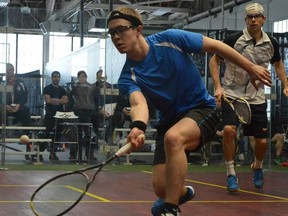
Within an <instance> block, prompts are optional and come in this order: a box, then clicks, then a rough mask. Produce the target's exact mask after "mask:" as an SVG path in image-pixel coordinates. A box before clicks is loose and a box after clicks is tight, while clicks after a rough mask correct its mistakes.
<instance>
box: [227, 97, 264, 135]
mask: <svg viewBox="0 0 288 216" xmlns="http://www.w3.org/2000/svg"><path fill="white" fill-rule="evenodd" d="M250 108H251V114H252V118H251V123H250V124H249V125H245V124H244V125H243V135H244V136H254V137H255V138H267V137H268V129H267V126H268V119H267V103H263V104H257V105H254V104H250ZM222 123H223V126H225V125H235V126H238V125H239V121H238V117H237V115H236V113H235V112H234V110H233V109H232V108H231V107H230V105H229V104H228V103H226V102H222Z"/></svg>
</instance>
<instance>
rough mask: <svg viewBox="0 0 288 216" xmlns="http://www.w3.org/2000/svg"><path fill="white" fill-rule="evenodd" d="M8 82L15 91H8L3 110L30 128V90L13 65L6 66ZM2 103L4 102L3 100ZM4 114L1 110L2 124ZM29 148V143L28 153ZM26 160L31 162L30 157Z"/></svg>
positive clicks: (26, 156) (27, 156)
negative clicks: (16, 74) (28, 102)
mask: <svg viewBox="0 0 288 216" xmlns="http://www.w3.org/2000/svg"><path fill="white" fill-rule="evenodd" d="M6 81H7V86H8V87H9V86H10V87H11V88H12V89H13V91H9V90H8V91H7V93H6V103H5V104H2V109H3V108H4V107H5V108H6V117H8V116H13V117H15V119H16V121H17V122H19V123H21V124H22V125H23V126H30V124H31V114H30V109H29V107H28V106H26V105H25V104H26V103H27V101H28V90H27V87H26V85H25V83H24V82H23V80H21V79H18V78H16V76H15V73H14V66H13V65H12V64H11V63H7V64H6ZM8 89H9V88H8ZM2 96H3V95H2ZM2 99H3V98H2ZM1 101H2V102H3V100H1ZM3 113H4V110H1V119H0V121H1V124H2V119H3V118H2V114H3ZM24 133H26V135H28V131H23V134H24ZM29 146H30V144H29V143H28V144H27V145H26V151H30V147H29ZM25 159H26V160H29V159H30V157H29V155H25Z"/></svg>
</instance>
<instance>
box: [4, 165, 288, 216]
mask: <svg viewBox="0 0 288 216" xmlns="http://www.w3.org/2000/svg"><path fill="white" fill-rule="evenodd" d="M286 169H287V168H286ZM107 170H108V171H107ZM107 170H106V171H102V172H101V173H99V174H98V175H97V177H96V180H95V182H94V183H93V185H92V186H91V187H90V189H89V194H87V195H86V196H85V197H84V199H83V200H82V201H81V203H79V204H78V205H77V206H76V207H75V208H74V209H72V210H71V211H70V212H69V213H67V214H66V215H68V216H80V215H81V216H92V215H93V216H94V215H95V216H98V215H99V216H116V215H117V216H118V215H120V216H148V215H151V214H150V207H151V205H152V203H153V202H154V200H155V196H154V193H153V191H152V187H151V172H150V171H139V172H120V171H119V172H117V171H116V172H115V171H109V169H107ZM62 172H63V171H13V170H10V171H0V215H1V216H2V215H3V216H4V215H5V216H33V213H32V211H31V210H30V207H29V200H30V196H31V195H32V193H33V191H34V190H35V189H36V188H37V187H38V186H39V185H40V184H41V183H43V182H44V181H45V180H47V179H49V178H51V177H52V176H55V175H56V174H59V173H62ZM238 177H239V179H240V187H241V190H240V191H239V192H238V193H234V194H229V193H228V192H227V191H226V188H225V174H224V173H222V172H191V173H189V174H188V175H187V178H186V184H187V185H192V186H193V187H194V188H195V191H196V196H195V198H194V199H193V200H192V201H190V202H188V203H186V204H184V205H183V206H181V211H182V212H181V216H193V215H197V216H218V215H219V216H226V215H227V216H239V215H241V216H242V215H244V216H285V215H288V180H287V179H288V172H287V171H286V170H285V171H283V172H278V171H277V172H274V171H269V172H265V185H264V188H263V189H262V190H257V189H254V187H253V185H252V182H251V181H252V175H251V173H250V172H240V173H238Z"/></svg>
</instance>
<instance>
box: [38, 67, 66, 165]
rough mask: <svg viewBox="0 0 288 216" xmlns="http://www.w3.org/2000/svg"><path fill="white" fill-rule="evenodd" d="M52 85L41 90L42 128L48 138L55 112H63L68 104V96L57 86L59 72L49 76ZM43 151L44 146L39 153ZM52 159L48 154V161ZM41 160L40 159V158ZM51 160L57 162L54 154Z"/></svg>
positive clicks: (59, 76)
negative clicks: (43, 102)
mask: <svg viewBox="0 0 288 216" xmlns="http://www.w3.org/2000/svg"><path fill="white" fill-rule="evenodd" d="M51 79H52V83H51V84H50V85H47V86H45V88H44V90H43V95H44V96H43V97H44V101H45V103H46V105H45V118H44V126H45V127H46V133H48V134H47V135H46V136H48V137H49V134H50V133H51V132H52V131H53V128H54V124H55V118H54V116H55V114H56V112H57V111H60V112H63V111H64V105H65V104H67V103H68V95H67V92H66V90H65V89H64V88H62V87H61V86H59V82H60V79H61V74H60V72H59V71H53V72H52V74H51ZM43 148H44V149H45V146H42V147H41V149H40V150H41V151H42V150H44V149H43ZM51 152H52V151H51ZM51 158H52V155H51V154H50V157H49V159H51ZM40 159H41V158H40ZM53 160H58V157H57V156H56V154H55V153H54V155H53Z"/></svg>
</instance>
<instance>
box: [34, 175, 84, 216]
mask: <svg viewBox="0 0 288 216" xmlns="http://www.w3.org/2000/svg"><path fill="white" fill-rule="evenodd" d="M87 184H88V179H87V178H86V176H85V175H83V174H80V173H79V174H72V175H67V176H62V177H60V178H57V179H54V180H53V181H51V182H49V183H48V184H46V185H45V186H44V187H42V188H41V189H40V190H38V191H37V192H36V193H35V195H34V197H33V199H32V202H31V207H32V209H33V211H34V213H36V214H37V215H41V216H48V215H49V216H56V215H62V213H63V212H65V211H66V210H67V209H70V208H71V207H73V206H74V205H75V202H77V201H78V200H79V199H80V198H81V197H82V196H83V193H84V192H85V191H86V188H87Z"/></svg>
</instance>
